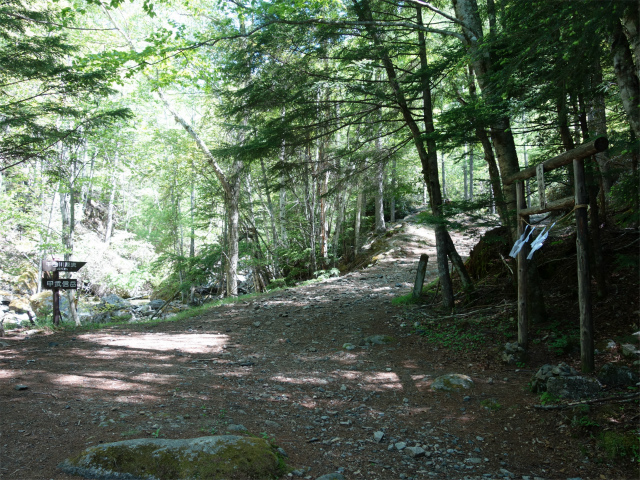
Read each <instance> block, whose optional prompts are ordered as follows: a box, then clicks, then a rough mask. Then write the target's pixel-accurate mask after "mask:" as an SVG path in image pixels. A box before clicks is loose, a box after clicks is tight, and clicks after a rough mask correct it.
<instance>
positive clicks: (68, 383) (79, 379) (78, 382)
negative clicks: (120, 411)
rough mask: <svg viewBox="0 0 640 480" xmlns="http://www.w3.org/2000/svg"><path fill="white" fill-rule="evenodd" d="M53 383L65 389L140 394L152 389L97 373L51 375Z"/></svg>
mask: <svg viewBox="0 0 640 480" xmlns="http://www.w3.org/2000/svg"><path fill="white" fill-rule="evenodd" d="M50 378H51V380H50V381H51V383H52V384H54V385H58V386H61V387H62V386H64V387H82V388H91V389H96V390H111V391H118V392H122V391H130V392H131V391H133V392H139V391H141V390H146V389H148V388H150V386H149V385H144V384H141V383H137V382H135V383H134V382H128V381H124V380H118V379H113V378H111V379H106V378H104V376H103V375H102V374H98V373H97V372H96V374H95V375H93V376H92V375H90V374H87V375H66V374H60V375H50Z"/></svg>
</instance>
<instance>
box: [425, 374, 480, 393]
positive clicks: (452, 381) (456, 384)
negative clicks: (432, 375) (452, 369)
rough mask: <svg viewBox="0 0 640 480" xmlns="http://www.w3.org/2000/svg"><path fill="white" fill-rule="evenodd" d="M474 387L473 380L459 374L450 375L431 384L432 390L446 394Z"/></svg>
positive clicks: (443, 376)
mask: <svg viewBox="0 0 640 480" xmlns="http://www.w3.org/2000/svg"><path fill="white" fill-rule="evenodd" d="M472 387H473V380H471V377H469V376H467V375H461V374H459V373H449V374H447V375H442V376H440V377H438V378H436V379H435V380H434V381H433V383H432V384H431V389H432V390H442V391H445V392H455V391H458V390H468V389H470V388H472Z"/></svg>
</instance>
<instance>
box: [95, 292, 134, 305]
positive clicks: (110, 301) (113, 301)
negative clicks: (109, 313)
mask: <svg viewBox="0 0 640 480" xmlns="http://www.w3.org/2000/svg"><path fill="white" fill-rule="evenodd" d="M100 300H102V301H103V302H104V303H106V304H107V305H113V306H121V305H126V304H127V303H128V302H126V301H125V300H124V299H123V298H122V297H119V296H118V295H116V294H115V293H110V294H109V295H107V296H106V297H102V298H101V299H100Z"/></svg>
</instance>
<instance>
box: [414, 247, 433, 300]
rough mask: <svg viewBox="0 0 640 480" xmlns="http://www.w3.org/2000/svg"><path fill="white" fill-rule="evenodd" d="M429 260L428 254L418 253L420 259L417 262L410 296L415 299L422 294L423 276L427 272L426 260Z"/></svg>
mask: <svg viewBox="0 0 640 480" xmlns="http://www.w3.org/2000/svg"><path fill="white" fill-rule="evenodd" d="M428 261H429V255H427V254H426V253H423V254H422V255H420V261H419V262H418V272H417V273H416V283H415V284H414V285H413V293H412V297H413V298H414V299H415V300H417V299H418V298H420V295H421V294H422V286H423V285H424V277H425V275H426V273H427V262H428Z"/></svg>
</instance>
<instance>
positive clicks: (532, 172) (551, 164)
mask: <svg viewBox="0 0 640 480" xmlns="http://www.w3.org/2000/svg"><path fill="white" fill-rule="evenodd" d="M608 146H609V140H607V139H606V138H605V137H600V138H597V139H595V140H594V141H592V142H589V143H585V144H583V145H580V146H579V147H577V148H574V149H573V150H569V151H568V152H565V153H563V154H561V155H558V156H557V157H554V158H552V159H550V160H547V161H546V162H543V163H542V164H540V165H538V166H534V167H529V168H526V169H524V170H521V171H520V172H518V173H515V174H513V175H511V176H510V177H507V178H505V179H504V180H503V183H504V184H505V185H511V184H513V183H515V182H519V183H516V187H517V200H518V205H517V218H518V235H522V233H523V231H524V228H525V221H526V220H528V217H529V215H536V214H540V213H545V212H550V211H552V210H562V209H565V208H573V209H574V210H575V216H576V248H577V252H578V253H577V256H578V302H579V306H580V357H581V360H582V371H583V372H592V371H593V370H594V369H595V364H594V358H593V318H592V316H591V291H590V288H591V282H590V276H589V262H588V255H587V248H588V238H589V232H588V222H587V207H588V197H587V187H586V184H585V174H584V159H585V158H587V157H590V156H592V155H595V154H596V153H599V152H604V151H605V150H606V149H607V148H608ZM570 163H573V172H574V185H575V194H574V196H573V197H565V198H562V199H560V200H556V201H554V202H548V201H547V199H546V196H545V193H544V172H548V171H551V170H555V169H556V168H559V167H562V166H564V165H568V164H570ZM534 176H537V177H538V188H539V194H540V206H539V207H531V208H525V204H524V192H523V188H522V183H520V182H522V181H523V180H526V179H528V178H531V177H534ZM526 262H527V260H526V259H525V249H524V248H523V249H522V250H520V253H518V344H519V345H520V346H521V347H522V348H524V349H525V350H526V349H527V343H528V328H529V325H528V323H529V321H528V316H527V263H526Z"/></svg>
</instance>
